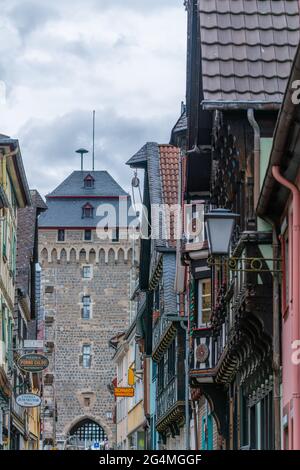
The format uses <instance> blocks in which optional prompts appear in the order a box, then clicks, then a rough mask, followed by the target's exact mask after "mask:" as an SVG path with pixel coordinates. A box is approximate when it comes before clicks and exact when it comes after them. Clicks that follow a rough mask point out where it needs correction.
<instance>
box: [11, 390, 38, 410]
mask: <svg viewBox="0 0 300 470" xmlns="http://www.w3.org/2000/svg"><path fill="white" fill-rule="evenodd" d="M16 402H17V404H18V405H19V406H22V407H23V408H35V407H36V406H40V404H41V398H40V397H39V396H38V395H35V393H23V394H22V395H18V396H17V398H16Z"/></svg>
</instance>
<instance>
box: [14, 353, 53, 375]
mask: <svg viewBox="0 0 300 470" xmlns="http://www.w3.org/2000/svg"><path fill="white" fill-rule="evenodd" d="M18 366H19V368H20V369H22V370H24V371H25V372H41V371H42V370H44V369H47V367H48V366H49V360H48V358H47V357H46V356H43V355H42V354H24V356H21V357H20V358H19V359H18Z"/></svg>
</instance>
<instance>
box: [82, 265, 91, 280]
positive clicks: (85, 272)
mask: <svg viewBox="0 0 300 470" xmlns="http://www.w3.org/2000/svg"><path fill="white" fill-rule="evenodd" d="M82 273H83V278H84V279H91V277H92V266H83V271H82Z"/></svg>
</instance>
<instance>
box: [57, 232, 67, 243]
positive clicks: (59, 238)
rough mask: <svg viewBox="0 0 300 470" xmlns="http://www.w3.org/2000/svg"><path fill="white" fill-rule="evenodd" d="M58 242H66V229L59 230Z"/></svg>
mask: <svg viewBox="0 0 300 470" xmlns="http://www.w3.org/2000/svg"><path fill="white" fill-rule="evenodd" d="M57 241H59V242H64V241H65V231H64V229H59V230H58V232H57Z"/></svg>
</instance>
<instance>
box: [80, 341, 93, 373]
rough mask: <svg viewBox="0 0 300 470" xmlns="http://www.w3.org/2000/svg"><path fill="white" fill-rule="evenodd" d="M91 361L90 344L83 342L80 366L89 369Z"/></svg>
mask: <svg viewBox="0 0 300 470" xmlns="http://www.w3.org/2000/svg"><path fill="white" fill-rule="evenodd" d="M91 363H92V355H91V345H90V344H84V345H83V346H82V366H83V367H84V368H85V369H89V368H90V367H91Z"/></svg>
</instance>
